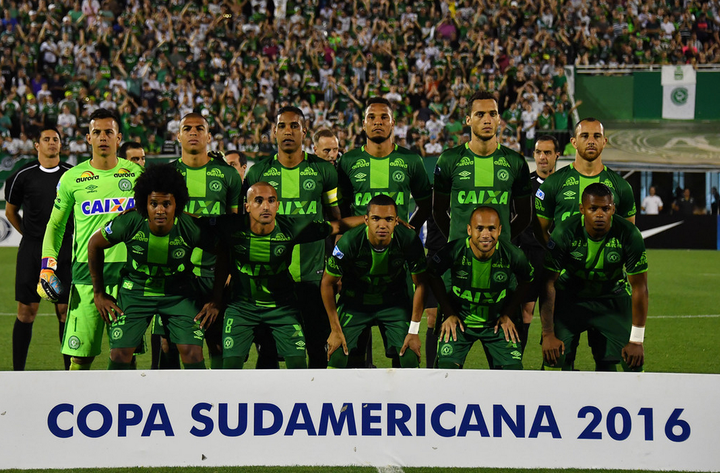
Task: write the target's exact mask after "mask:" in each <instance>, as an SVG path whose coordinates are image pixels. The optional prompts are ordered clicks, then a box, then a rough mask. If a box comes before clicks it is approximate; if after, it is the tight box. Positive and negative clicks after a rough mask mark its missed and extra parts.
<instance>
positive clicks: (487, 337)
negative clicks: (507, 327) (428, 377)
mask: <svg viewBox="0 0 720 473" xmlns="http://www.w3.org/2000/svg"><path fill="white" fill-rule="evenodd" d="M456 332H457V341H453V339H452V338H450V340H448V341H447V342H445V341H443V340H440V341H439V343H438V351H437V354H438V355H437V356H438V364H439V363H441V362H448V363H455V364H457V365H460V366H462V365H464V364H465V359H466V358H467V355H468V353H469V352H470V348H471V347H472V346H473V343H475V342H478V341H479V342H481V343H482V344H483V348H484V349H485V354H486V355H487V358H488V363H490V366H491V367H494V368H498V369H502V367H505V366H512V367H513V368H518V367H519V368H520V369H522V353H521V352H520V345H519V344H518V343H514V342H513V341H512V340H511V341H509V342H508V341H505V334H504V333H503V331H502V329H501V328H499V329H498V332H497V333H495V327H494V326H492V327H467V326H466V327H465V331H464V332H463V331H462V330H460V328H459V327H458V328H457V331H456Z"/></svg>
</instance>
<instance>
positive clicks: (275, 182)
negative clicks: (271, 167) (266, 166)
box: [268, 181, 280, 187]
mask: <svg viewBox="0 0 720 473" xmlns="http://www.w3.org/2000/svg"><path fill="white" fill-rule="evenodd" d="M268 184H270V185H271V186H273V187H277V186H279V185H280V183H279V182H277V181H270V182H268Z"/></svg>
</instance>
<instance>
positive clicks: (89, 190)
mask: <svg viewBox="0 0 720 473" xmlns="http://www.w3.org/2000/svg"><path fill="white" fill-rule="evenodd" d="M58 185H60V184H59V183H58ZM97 188H98V186H96V185H93V184H90V185H89V186H87V187H86V188H85V192H87V193H88V194H92V193H93V192H97Z"/></svg>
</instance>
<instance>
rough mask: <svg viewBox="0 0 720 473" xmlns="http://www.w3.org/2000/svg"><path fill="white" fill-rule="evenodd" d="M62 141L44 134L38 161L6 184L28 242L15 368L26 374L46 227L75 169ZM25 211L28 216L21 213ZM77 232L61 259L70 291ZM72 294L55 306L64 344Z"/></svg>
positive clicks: (20, 267) (11, 215)
mask: <svg viewBox="0 0 720 473" xmlns="http://www.w3.org/2000/svg"><path fill="white" fill-rule="evenodd" d="M61 146H62V142H61V140H60V133H59V132H58V131H57V130H56V129H55V128H51V127H45V128H44V129H42V131H40V135H39V137H38V138H37V139H36V141H35V149H36V150H37V152H38V159H37V161H32V162H30V163H28V164H26V165H25V166H23V167H22V168H20V169H19V170H18V171H17V172H16V173H15V174H13V175H12V176H10V178H9V179H8V180H7V182H6V184H5V200H6V201H7V206H6V208H5V214H6V216H7V219H8V220H9V221H10V223H11V224H12V226H13V227H15V229H16V230H17V231H18V232H20V234H21V235H22V240H21V241H20V248H18V253H17V266H16V270H15V300H16V301H17V302H18V315H17V319H16V320H15V326H14V327H13V335H12V345H13V369H14V370H15V371H23V370H24V369H25V362H26V360H27V355H28V349H29V348H30V340H31V339H32V327H33V322H34V321H35V317H36V316H37V312H38V306H39V303H40V296H39V295H38V293H37V291H36V286H37V279H38V277H37V275H38V274H39V273H40V262H41V261H40V260H41V257H42V255H41V252H42V251H41V250H42V240H43V236H44V235H45V227H46V226H47V222H48V220H49V219H50V212H51V211H52V208H53V201H54V200H55V192H56V188H57V185H58V181H60V176H62V175H63V173H65V171H67V170H68V169H70V168H71V166H70V165H69V164H67V163H62V162H60V148H61ZM20 209H22V212H23V213H22V216H21V215H20ZM72 234H73V232H72V229H70V231H66V232H65V238H64V239H63V243H62V247H61V249H60V253H59V258H58V273H57V276H58V277H59V279H60V281H61V283H62V286H63V287H64V288H65V289H69V288H70V280H71V277H70V273H71V256H72V255H71V253H72ZM67 304H68V291H67V290H66V291H64V292H63V293H62V294H61V295H60V298H59V300H58V301H57V302H56V303H55V314H56V315H57V318H58V321H59V323H60V324H59V335H60V341H62V338H63V332H64V331H65V317H66V316H67V308H68V305H67ZM69 366H70V357H69V356H67V355H65V369H68V367H69Z"/></svg>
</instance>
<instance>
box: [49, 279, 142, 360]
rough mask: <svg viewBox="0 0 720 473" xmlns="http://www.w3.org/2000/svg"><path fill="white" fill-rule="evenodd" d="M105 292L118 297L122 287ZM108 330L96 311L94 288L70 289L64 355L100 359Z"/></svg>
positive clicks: (75, 287)
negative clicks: (104, 333)
mask: <svg viewBox="0 0 720 473" xmlns="http://www.w3.org/2000/svg"><path fill="white" fill-rule="evenodd" d="M105 291H106V292H107V293H108V294H110V295H111V296H113V297H117V292H118V287H117V286H107V287H105ZM105 328H106V324H105V321H104V320H103V319H102V317H101V316H100V312H98V310H97V308H96V307H95V299H94V297H93V288H92V286H91V285H89V284H73V285H72V286H71V287H70V299H69V301H68V314H67V321H66V322H65V334H64V336H63V343H62V350H61V351H62V353H63V354H64V355H70V356H76V357H79V358H87V357H93V356H98V355H99V354H100V353H101V352H102V334H103V330H105ZM136 345H137V344H136Z"/></svg>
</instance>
